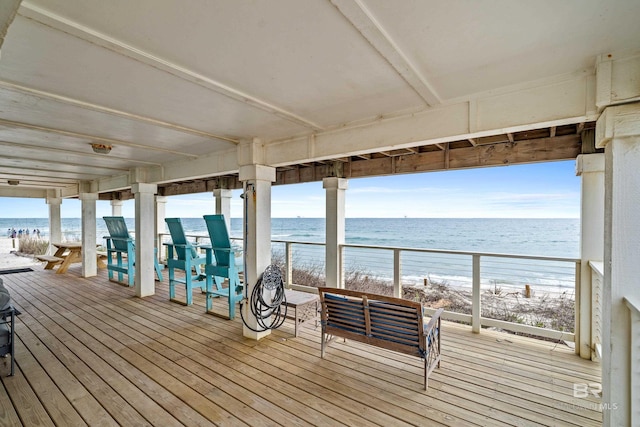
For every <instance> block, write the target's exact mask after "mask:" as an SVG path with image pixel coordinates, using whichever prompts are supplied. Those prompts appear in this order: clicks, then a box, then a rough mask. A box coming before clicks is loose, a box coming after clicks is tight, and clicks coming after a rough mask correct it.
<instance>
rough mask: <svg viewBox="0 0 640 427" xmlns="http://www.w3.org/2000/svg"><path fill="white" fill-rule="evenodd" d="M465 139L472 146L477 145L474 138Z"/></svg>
mask: <svg viewBox="0 0 640 427" xmlns="http://www.w3.org/2000/svg"><path fill="white" fill-rule="evenodd" d="M467 141H469V143H471V145H472V146H473V147H475V146H477V145H478V142H477V141H476V140H475V138H467Z"/></svg>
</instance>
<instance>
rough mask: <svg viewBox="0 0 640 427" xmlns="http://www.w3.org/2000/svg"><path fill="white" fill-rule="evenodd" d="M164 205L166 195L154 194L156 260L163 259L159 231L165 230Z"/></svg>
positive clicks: (165, 204) (165, 203)
mask: <svg viewBox="0 0 640 427" xmlns="http://www.w3.org/2000/svg"><path fill="white" fill-rule="evenodd" d="M166 206H167V197H166V196H156V211H155V229H154V230H153V233H154V236H155V239H154V246H155V249H156V256H157V257H158V261H163V260H164V253H163V252H162V249H163V246H162V237H163V236H161V235H160V233H162V234H164V233H166V232H167V230H166V226H165V222H164V219H165V217H166V214H165V212H166Z"/></svg>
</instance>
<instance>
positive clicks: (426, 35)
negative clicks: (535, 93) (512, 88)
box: [363, 0, 640, 99]
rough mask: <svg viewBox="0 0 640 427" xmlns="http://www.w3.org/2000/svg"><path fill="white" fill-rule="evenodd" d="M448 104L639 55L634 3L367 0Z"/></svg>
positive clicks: (638, 5)
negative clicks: (610, 57)
mask: <svg viewBox="0 0 640 427" xmlns="http://www.w3.org/2000/svg"><path fill="white" fill-rule="evenodd" d="M363 1H364V3H365V4H366V5H367V6H368V7H369V8H370V9H371V10H372V12H373V13H374V14H375V16H376V17H377V18H378V19H379V20H380V22H381V23H382V25H383V26H384V27H385V28H386V29H387V31H388V32H389V33H390V35H391V37H393V38H394V39H395V40H396V41H397V42H398V44H399V45H400V47H401V48H402V49H403V51H405V52H406V53H407V55H408V56H409V57H410V58H411V59H412V61H413V62H414V63H415V64H418V66H419V68H420V70H422V72H423V73H424V74H425V75H427V76H428V77H429V79H430V82H431V83H432V84H433V85H434V86H435V87H436V88H437V90H438V93H439V94H440V95H441V96H442V97H443V98H446V99H451V98H459V97H464V96H468V95H471V94H474V93H479V92H484V91H488V90H492V89H496V88H499V87H503V86H508V85H512V84H517V83H521V82H529V81H534V80H539V79H543V78H547V77H550V76H556V75H561V74H565V73H572V72H575V71H578V70H583V69H592V68H593V67H594V66H595V62H594V61H595V56H596V55H598V54H601V53H607V52H609V51H610V50H611V49H616V50H619V49H626V48H637V47H638V43H639V41H640V25H638V17H640V2H639V1H637V0H616V1H602V0H563V1H557V0H536V1H531V2H526V1H511V0H494V1H481V2H480V1H478V2H473V1H464V0H453V1H447V2H442V1H437V0H403V1H397V2H396V1H394V2H390V1H387V0H363Z"/></svg>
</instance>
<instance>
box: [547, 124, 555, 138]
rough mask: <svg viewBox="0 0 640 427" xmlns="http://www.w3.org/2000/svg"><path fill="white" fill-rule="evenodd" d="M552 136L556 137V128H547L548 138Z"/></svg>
mask: <svg viewBox="0 0 640 427" xmlns="http://www.w3.org/2000/svg"><path fill="white" fill-rule="evenodd" d="M554 136H556V126H551V127H550V128H549V137H550V138H553V137H554Z"/></svg>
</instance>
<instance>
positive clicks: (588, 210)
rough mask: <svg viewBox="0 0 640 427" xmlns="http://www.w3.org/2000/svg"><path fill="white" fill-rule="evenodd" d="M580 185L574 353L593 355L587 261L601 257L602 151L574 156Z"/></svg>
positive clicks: (602, 233)
mask: <svg viewBox="0 0 640 427" xmlns="http://www.w3.org/2000/svg"><path fill="white" fill-rule="evenodd" d="M576 175H578V176H579V177H580V178H581V185H580V202H581V203H580V260H581V261H580V271H579V273H580V274H579V275H578V276H576V279H578V278H579V280H577V283H576V286H577V287H576V294H575V295H576V308H578V307H579V312H578V313H577V319H576V353H577V354H579V355H580V357H582V358H583V359H593V358H595V346H594V343H593V337H592V331H591V324H592V315H593V308H592V306H591V303H592V286H593V285H592V283H591V276H592V275H591V267H590V266H589V261H600V262H602V258H603V256H604V154H601V153H597V154H581V155H579V156H578V158H577V159H576Z"/></svg>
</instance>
